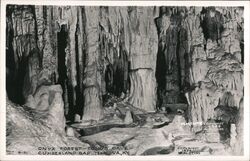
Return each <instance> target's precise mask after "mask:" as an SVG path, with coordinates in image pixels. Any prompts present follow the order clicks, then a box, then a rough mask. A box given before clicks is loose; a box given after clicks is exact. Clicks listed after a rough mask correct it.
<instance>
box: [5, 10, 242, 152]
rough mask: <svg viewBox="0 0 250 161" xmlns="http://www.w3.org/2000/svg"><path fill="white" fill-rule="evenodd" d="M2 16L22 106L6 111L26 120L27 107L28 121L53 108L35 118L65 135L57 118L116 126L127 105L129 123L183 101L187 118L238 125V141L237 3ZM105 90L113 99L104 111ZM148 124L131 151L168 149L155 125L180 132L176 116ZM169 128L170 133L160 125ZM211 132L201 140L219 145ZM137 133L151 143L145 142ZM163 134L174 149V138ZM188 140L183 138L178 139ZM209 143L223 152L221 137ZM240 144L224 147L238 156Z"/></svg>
mask: <svg viewBox="0 0 250 161" xmlns="http://www.w3.org/2000/svg"><path fill="white" fill-rule="evenodd" d="M6 14H7V22H6V25H7V28H6V38H7V41H6V67H7V69H6V85H7V94H8V98H9V99H10V100H11V101H13V102H15V103H18V104H21V105H22V104H25V106H27V107H29V108H27V109H29V110H28V111H26V108H25V110H24V111H22V110H21V107H20V108H19V106H18V108H17V109H15V108H13V109H12V108H9V107H7V108H8V109H10V110H14V113H18V112H16V111H15V110H21V112H20V117H25V119H26V113H27V117H28V118H30V117H29V116H30V115H31V114H30V112H29V111H35V112H31V113H32V114H33V113H35V117H36V116H37V115H36V113H39V114H41V115H42V116H43V115H44V113H49V112H51V115H49V116H48V117H47V116H43V117H42V118H37V119H35V120H37V121H38V122H39V123H38V124H39V125H40V122H42V120H43V119H44V120H43V121H46V124H48V125H47V126H51V127H54V126H55V125H56V126H58V127H60V128H59V131H60V129H61V133H64V126H65V120H64V114H65V116H66V119H67V120H69V121H76V122H80V121H82V123H79V124H81V125H82V126H84V125H85V124H88V125H92V123H93V124H95V125H96V124H98V123H103V122H105V121H107V120H105V119H110V120H109V121H110V122H112V123H113V122H115V123H119V125H120V124H123V122H122V120H124V117H125V115H126V110H125V109H126V108H124V107H125V106H126V107H129V109H130V111H131V112H132V114H131V115H132V116H131V119H134V122H133V124H134V123H135V122H136V123H138V122H140V121H138V120H143V119H142V118H140V116H137V114H142V115H144V114H146V113H147V112H153V111H156V110H160V109H164V107H166V108H165V111H162V114H163V115H162V116H160V118H161V119H162V118H163V119H164V118H165V115H164V112H170V111H172V112H173V111H174V113H175V114H176V113H178V109H179V107H180V106H179V105H181V107H183V109H181V110H180V109H179V111H180V112H179V113H181V114H187V115H186V116H185V117H186V118H187V121H189V122H203V123H204V122H207V121H209V120H217V121H218V120H220V121H222V122H223V123H225V124H226V125H229V124H235V126H236V142H237V143H239V144H237V146H238V145H242V136H243V132H242V131H243V130H242V128H243V120H242V119H243V100H242V99H243V89H244V86H243V63H244V59H243V58H244V50H243V49H244V39H243V32H244V28H243V26H244V19H243V8H241V7H151V6H149V7H140V6H129V7H126V6H124V7H111V6H110V7H105V6H100V7H99V6H98V7H97V6H95V7H91V6H17V5H9V6H8V7H7V13H6ZM55 84H60V85H61V87H60V86H59V85H55ZM61 95H63V97H61ZM110 95H112V96H114V97H116V98H117V100H119V101H114V102H115V103H114V104H111V105H108V106H110V108H108V107H106V104H108V103H107V102H109V101H107V99H110V100H111V102H112V97H109V96H110ZM185 104H188V108H187V109H186V105H185ZM8 106H9V104H8ZM63 107H64V109H63ZM175 108H177V109H175ZM25 111H26V112H25ZM186 112H187V113H186ZM22 113H24V114H22ZM234 113H237V115H234ZM17 115H19V113H18V114H17ZM23 115H25V116H23ZM11 116H12V115H10V117H11ZM32 117H33V116H32ZM32 117H31V118H32ZM11 119H14V118H9V120H10V121H9V122H10V123H12V125H13V127H14V126H17V127H18V126H19V125H17V124H16V123H13V120H12V121H11ZM131 119H130V121H128V122H130V123H132V121H131ZM145 120H146V122H147V123H146V124H145V126H144V128H145V129H143V130H144V131H143V130H141V131H142V132H141V133H140V132H139V133H140V134H139V135H138V136H134V135H133V136H134V137H135V138H134V139H133V140H134V141H132V140H130V141H129V142H130V143H131V146H133V148H132V152H131V153H132V154H143V155H147V154H153V153H157V154H158V153H160V152H162V150H163V151H164V150H166V149H164V148H163V149H162V144H163V143H161V142H159V141H160V139H157V137H159V138H161V139H163V140H164V138H165V139H166V137H165V135H163V134H162V133H161V130H164V132H165V133H167V136H170V138H173V139H176V138H175V137H176V136H172V134H174V135H181V134H184V133H185V132H187V131H185V130H186V129H183V128H182V127H181V126H180V124H181V123H183V122H185V120H184V118H182V117H179V115H178V116H176V117H175V118H174V121H173V123H171V124H169V120H167V119H166V120H165V121H160V122H157V121H158V118H157V117H156V118H153V117H152V118H151V117H147V118H145ZM145 120H143V121H145ZM143 121H142V122H143ZM27 122H29V121H27ZM107 122H108V121H107ZM25 123H26V121H25V122H24V124H25ZM27 124H28V127H29V126H30V127H31V125H32V124H31V123H27ZM59 124H60V125H59ZM138 124H140V123H138ZM167 124H169V125H168V128H169V129H171V130H167V129H168V128H167V129H163V128H164V126H165V125H167ZM140 125H141V124H140ZM20 126H21V125H20ZM159 127H160V129H161V130H158V129H157V130H155V129H154V130H152V129H151V128H159ZM42 128H43V127H42ZM44 128H46V127H44ZM98 128H99V127H98ZM98 128H97V129H98ZM105 128H106V127H105ZM109 128H111V127H109ZM13 129H14V128H13ZM21 129H22V127H21ZM197 129H200V127H198V128H197ZM197 129H196V130H195V128H193V131H197ZM225 129H226V130H225V131H228V129H227V128H225ZM34 130H37V127H36V126H35V128H34ZM46 130H47V129H45V130H44V131H46ZM150 130H151V131H150ZM189 130H190V129H189ZM189 130H188V132H189ZM170 131H171V132H170ZM22 132H23V133H24V132H25V131H22ZM169 132H170V134H168V133H169ZM45 133H46V132H45ZM147 133H148V134H149V135H150V136H147ZM176 133H177V134H176ZM53 134H54V133H53ZM217 134H218V132H216V134H215V135H216V137H214V138H208V140H211V139H215V140H216V142H219V141H220V140H219V139H218V135H217ZM11 135H12V134H11ZM13 135H14V134H13ZM46 135H47V133H46ZM55 135H57V134H55ZM58 135H59V134H58ZM116 135H117V132H115V134H114V136H116ZM112 137H113V136H111V137H110V138H111V140H112V139H113V138H112ZM143 137H144V138H148V140H147V141H145V142H143V141H142V140H143V139H142V138H143ZM110 138H108V140H109V139H110ZM205 138H206V136H205ZM119 139H121V140H122V141H123V139H122V138H119ZM119 139H118V140H119ZM48 140H50V138H49V139H48ZM59 140H60V139H59ZM114 140H116V139H114ZM121 140H119V142H120V141H121ZM166 140H168V141H166V144H167V145H172V143H171V140H172V139H166ZM208 140H207V141H208ZM59 142H60V141H59ZM152 142H155V144H154V143H152ZM191 142H192V141H191ZM212 142H213V141H212ZM185 143H186V142H185V139H181V141H180V144H185ZM192 143H193V142H192ZM10 144H11V145H13V144H12V143H10ZM48 144H49V143H48ZM58 144H60V143H58ZM151 144H152V145H151ZM158 144H159V146H160V147H157V146H158ZM203 145H204V144H203V143H202V144H201V148H204V147H203ZM32 146H33V145H32ZM211 146H215V147H217V146H218V149H219V150H222V149H224V146H223V145H221V143H218V145H217V144H216V145H211ZM237 146H235V147H233V146H232V147H231V148H232V151H233V153H235V154H242V151H243V150H242V147H237ZM18 147H19V146H18ZM144 147H147V148H144ZM167 148H169V149H168V150H170V151H171V147H167ZM204 149H205V150H204ZM204 149H203V150H204V152H205V153H206V152H209V153H210V150H209V148H204ZM168 150H167V151H168ZM165 152H166V151H165ZM171 152H172V151H171ZM175 152H176V151H175ZM166 153H167V152H166ZM218 153H220V152H218Z"/></svg>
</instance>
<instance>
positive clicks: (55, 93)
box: [6, 85, 88, 155]
mask: <svg viewBox="0 0 250 161" xmlns="http://www.w3.org/2000/svg"><path fill="white" fill-rule="evenodd" d="M46 94H47V95H48V97H46V99H44V100H43V99H41V100H40V101H36V98H38V97H42V98H45V97H44V96H45V95H46ZM61 94H62V89H61V87H60V86H57V85H54V86H43V87H41V88H40V89H38V90H37V92H36V94H35V97H34V98H35V99H34V102H33V103H34V104H36V106H33V108H30V107H22V106H19V105H15V104H13V103H12V102H10V101H9V100H8V99H7V100H6V103H7V106H6V108H7V109H6V112H7V113H6V117H7V118H6V122H7V126H6V127H7V134H6V139H7V153H8V154H19V153H20V152H24V154H36V155H37V154H38V151H39V147H44V148H47V147H55V148H60V147H66V146H81V147H85V148H87V147H88V144H84V143H81V142H80V141H79V140H77V139H76V138H74V137H70V138H67V137H66V134H65V131H64V128H65V118H64V112H63V100H62V96H61ZM47 99H48V102H46V103H41V101H44V102H45V101H47ZM38 100H39V99H38ZM38 105H44V106H38ZM38 107H43V110H40V109H36V108H38ZM45 107H46V108H45ZM45 109H46V110H45Z"/></svg>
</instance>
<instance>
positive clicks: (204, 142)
mask: <svg viewBox="0 0 250 161" xmlns="http://www.w3.org/2000/svg"><path fill="white" fill-rule="evenodd" d="M176 107H177V108H176V110H175V111H174V110H170V111H169V110H168V111H159V112H154V113H147V112H145V111H143V110H140V109H137V108H135V107H133V106H131V105H129V104H128V103H126V101H121V100H119V101H116V102H115V103H114V102H113V103H110V102H108V103H107V104H106V105H105V107H104V108H105V117H104V118H103V119H102V120H100V121H93V120H88V121H82V122H74V123H69V124H68V126H69V127H71V128H73V129H74V133H75V136H76V137H77V138H78V139H79V140H81V141H82V142H84V143H88V144H89V145H90V147H91V150H92V153H91V154H98V155H100V154H103V155H161V154H162V155H163V154H164V155H166V154H167V155H230V148H229V146H228V143H227V140H226V141H221V140H222V139H220V135H219V133H218V132H217V133H216V132H211V133H207V132H205V131H202V130H201V131H199V132H197V131H193V130H192V128H191V127H190V126H186V125H184V123H185V122H186V121H185V112H184V110H185V109H181V110H180V108H178V107H180V105H179V104H177V105H176ZM181 107H184V106H181ZM171 108H172V109H174V105H172V107H171ZM177 109H178V110H177ZM127 111H130V112H127ZM128 113H130V114H128ZM127 115H129V116H127ZM128 117H130V118H129V119H130V120H131V122H128V121H125V120H129V119H128ZM196 128H197V127H196ZM200 128H202V127H200Z"/></svg>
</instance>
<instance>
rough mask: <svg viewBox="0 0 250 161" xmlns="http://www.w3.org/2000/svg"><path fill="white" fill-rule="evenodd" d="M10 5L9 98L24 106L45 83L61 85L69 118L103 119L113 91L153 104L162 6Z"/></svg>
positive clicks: (142, 103)
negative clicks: (104, 106)
mask: <svg viewBox="0 0 250 161" xmlns="http://www.w3.org/2000/svg"><path fill="white" fill-rule="evenodd" d="M7 10H8V12H7V29H6V34H7V52H6V54H7V56H6V57H7V58H8V59H9V57H13V58H12V59H11V60H7V64H8V65H7V69H8V70H11V72H9V73H10V74H8V75H7V79H9V80H11V81H10V83H9V84H8V85H7V86H12V87H10V88H9V87H7V93H8V95H10V99H11V100H13V101H14V102H17V103H19V104H24V103H25V102H26V101H27V99H28V98H29V97H31V96H32V95H33V94H34V93H35V91H36V89H37V88H38V87H39V86H41V85H44V84H46V85H49V84H61V86H62V88H63V91H64V93H63V98H64V102H65V114H66V115H67V116H68V119H73V117H74V114H75V113H78V114H80V115H83V119H95V120H99V119H101V118H102V116H103V109H102V95H104V94H106V93H107V92H111V93H113V94H115V95H117V96H120V95H121V94H122V93H125V94H126V95H127V97H128V100H129V102H130V103H131V104H132V105H134V106H136V107H138V108H142V109H145V110H146V111H154V110H155V102H156V95H155V91H156V81H155V66H156V61H155V60H156V54H157V49H158V47H157V44H158V35H157V31H156V26H155V24H154V18H155V17H157V16H158V11H157V8H156V7H118V8H117V7H76V6H63V7H58V6H17V5H9V6H7ZM58 44H60V45H62V46H58ZM63 44H64V45H65V46H63ZM63 48H65V49H63ZM11 63H12V64H11ZM17 80H19V82H18V84H15V83H14V82H15V81H17ZM146 83H147V85H146ZM13 86H15V87H17V89H18V91H17V92H16V93H15V92H13V91H11V90H12V89H13ZM13 93H15V94H14V95H13ZM12 96H13V98H11V97H12Z"/></svg>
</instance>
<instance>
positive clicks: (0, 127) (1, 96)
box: [0, 0, 250, 161]
mask: <svg viewBox="0 0 250 161" xmlns="http://www.w3.org/2000/svg"><path fill="white" fill-rule="evenodd" d="M6 4H20V5H22V4H30V5H78V6H101V5H106V6H107V5H108V6H128V5H130V6H244V25H245V26H244V43H245V44H244V45H245V50H244V52H245V53H244V59H245V60H244V61H245V63H244V92H245V93H244V156H167V155H161V156H42V155H29V156H28V155H21V156H18V155H6V154H5V152H6V146H5V145H6V144H5V143H6V137H5V132H6V128H5V125H6V120H5V116H6V115H5V114H6V107H5V106H6V96H5V93H6V92H5V39H6V34H5V27H6V17H5V15H6V10H5V9H6ZM249 7H250V2H249V1H228V2H227V1H62V0H60V1H59V0H57V1H52V0H50V1H49V0H43V1H42V0H2V1H1V10H0V11H1V19H0V20H1V34H0V36H1V37H0V42H1V48H0V53H1V54H0V69H1V70H0V76H1V77H0V91H1V92H0V100H1V104H0V160H48V159H50V160H72V159H74V160H234V161H236V160H237V161H238V160H246V161H247V160H249V107H250V99H249V98H250V93H249V92H250V88H249V81H250V79H249V78H250V75H249V70H250V62H249V60H250V59H249V51H250V50H249V35H250V32H249V29H250V25H249V17H250V15H249V14H250V13H249Z"/></svg>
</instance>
